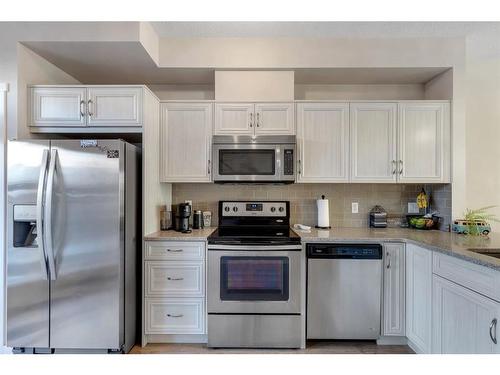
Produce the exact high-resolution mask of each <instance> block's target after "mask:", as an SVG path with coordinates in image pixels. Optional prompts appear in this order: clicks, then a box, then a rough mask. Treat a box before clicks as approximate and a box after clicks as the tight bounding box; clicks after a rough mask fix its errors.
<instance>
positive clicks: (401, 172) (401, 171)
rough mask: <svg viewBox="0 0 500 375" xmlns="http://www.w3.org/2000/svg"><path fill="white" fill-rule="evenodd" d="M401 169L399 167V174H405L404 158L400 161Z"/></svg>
mask: <svg viewBox="0 0 500 375" xmlns="http://www.w3.org/2000/svg"><path fill="white" fill-rule="evenodd" d="M399 165H400V169H399V174H403V160H400V161H399Z"/></svg>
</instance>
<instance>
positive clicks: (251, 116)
mask: <svg viewBox="0 0 500 375" xmlns="http://www.w3.org/2000/svg"><path fill="white" fill-rule="evenodd" d="M250 127H253V113H250Z"/></svg>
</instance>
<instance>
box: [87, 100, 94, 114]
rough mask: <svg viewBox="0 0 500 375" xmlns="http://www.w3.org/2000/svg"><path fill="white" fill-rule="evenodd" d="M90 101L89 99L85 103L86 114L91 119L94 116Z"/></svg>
mask: <svg viewBox="0 0 500 375" xmlns="http://www.w3.org/2000/svg"><path fill="white" fill-rule="evenodd" d="M92 103H93V101H92V99H89V101H88V102H87V113H88V115H89V116H90V117H92V116H93V115H94V113H93V111H92V107H91V106H92Z"/></svg>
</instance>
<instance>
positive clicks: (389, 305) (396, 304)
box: [382, 243, 406, 336]
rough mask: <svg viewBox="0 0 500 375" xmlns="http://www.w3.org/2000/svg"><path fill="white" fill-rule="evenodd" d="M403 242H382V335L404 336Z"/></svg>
mask: <svg viewBox="0 0 500 375" xmlns="http://www.w3.org/2000/svg"><path fill="white" fill-rule="evenodd" d="M405 334H406V332H405V244H404V243H386V244H384V301H383V320H382V335H383V336H405Z"/></svg>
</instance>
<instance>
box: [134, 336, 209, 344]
mask: <svg viewBox="0 0 500 375" xmlns="http://www.w3.org/2000/svg"><path fill="white" fill-rule="evenodd" d="M207 341H208V340H207V335H144V338H143V343H142V346H146V345H147V344H160V343H161V344H206V343H207Z"/></svg>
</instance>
